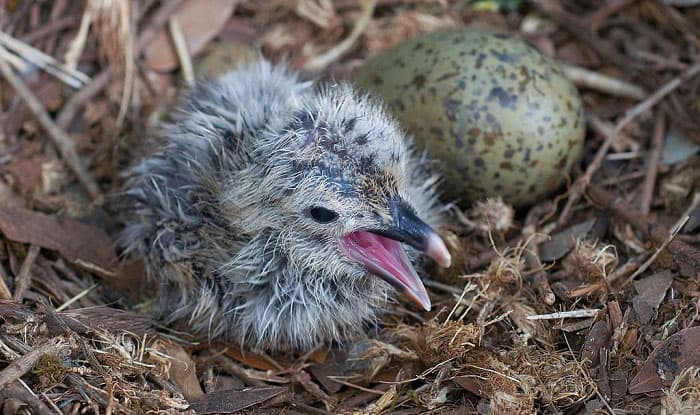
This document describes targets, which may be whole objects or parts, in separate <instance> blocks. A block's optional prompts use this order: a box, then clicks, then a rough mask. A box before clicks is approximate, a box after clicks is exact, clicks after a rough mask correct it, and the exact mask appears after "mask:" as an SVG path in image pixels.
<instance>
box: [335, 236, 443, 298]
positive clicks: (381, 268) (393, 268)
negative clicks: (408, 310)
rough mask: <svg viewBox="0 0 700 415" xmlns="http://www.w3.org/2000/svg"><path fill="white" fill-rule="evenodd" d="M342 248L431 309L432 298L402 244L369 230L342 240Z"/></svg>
mask: <svg viewBox="0 0 700 415" xmlns="http://www.w3.org/2000/svg"><path fill="white" fill-rule="evenodd" d="M340 246H341V248H342V249H343V250H344V251H345V254H346V255H347V256H348V257H350V258H351V259H353V260H355V261H357V262H359V263H361V264H362V265H364V266H365V267H366V268H367V270H369V271H370V272H371V273H373V274H376V275H377V276H379V277H381V278H382V279H384V280H385V281H387V282H389V283H390V284H391V285H393V286H394V287H396V288H397V289H398V290H400V291H404V292H405V293H406V295H407V296H408V298H409V299H411V300H412V301H413V302H415V303H416V304H418V305H419V306H421V307H423V308H424V309H425V310H426V311H429V310H430V298H429V297H428V293H427V292H426V290H425V287H424V286H423V283H422V282H421V280H420V277H418V273H416V270H415V269H414V268H413V266H412V265H411V262H410V261H409V259H408V256H406V251H404V249H403V247H401V243H399V242H397V241H395V240H393V239H390V238H386V237H384V236H381V235H377V234H375V233H372V232H367V231H356V232H352V233H350V234H348V235H345V236H344V237H343V238H342V239H341V243H340Z"/></svg>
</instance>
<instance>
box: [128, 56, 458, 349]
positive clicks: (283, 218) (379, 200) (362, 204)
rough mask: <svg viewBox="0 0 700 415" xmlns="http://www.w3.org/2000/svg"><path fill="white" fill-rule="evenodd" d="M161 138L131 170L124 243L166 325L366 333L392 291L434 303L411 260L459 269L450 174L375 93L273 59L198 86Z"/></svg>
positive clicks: (268, 333)
mask: <svg viewBox="0 0 700 415" xmlns="http://www.w3.org/2000/svg"><path fill="white" fill-rule="evenodd" d="M161 140H162V145H161V147H160V149H159V150H158V151H157V152H155V153H154V154H152V155H151V156H149V157H148V158H146V159H145V160H144V161H142V162H141V163H140V164H139V165H138V166H136V167H135V168H134V169H133V170H132V171H131V173H130V175H129V179H128V181H127V185H126V188H125V190H124V193H123V196H124V199H123V201H125V202H126V203H125V204H126V205H127V206H129V208H128V210H127V211H126V212H125V223H126V227H125V229H124V231H123V233H122V235H121V238H120V241H121V244H122V246H123V247H124V248H125V251H126V252H127V253H128V252H135V253H137V254H138V255H140V256H142V257H143V258H144V259H145V262H146V264H147V272H148V274H149V276H150V278H152V279H153V280H154V281H155V282H157V284H158V298H157V305H156V309H157V314H158V315H157V317H158V318H159V319H161V320H164V321H165V322H166V323H169V322H173V321H175V320H183V319H184V320H186V321H187V322H188V323H189V325H190V326H191V328H192V330H193V331H195V332H196V333H197V334H200V335H206V336H209V338H221V339H225V340H230V341H235V342H238V343H240V344H244V345H248V346H252V347H260V348H266V349H271V350H275V349H297V350H298V349H308V348H310V347H313V346H315V345H317V344H319V343H321V342H326V341H333V340H337V341H342V340H346V339H348V338H349V337H352V336H356V335H358V334H360V333H362V332H363V330H364V328H366V325H367V324H368V323H369V324H371V323H373V322H375V320H376V318H377V315H378V313H379V312H381V310H382V309H383V308H384V307H385V306H386V303H387V300H388V299H389V298H390V294H391V293H392V286H393V288H394V289H395V291H398V292H399V293H400V294H401V295H404V296H405V297H406V298H408V299H410V300H412V301H413V302H414V303H416V304H418V305H419V306H421V307H422V308H424V309H426V310H429V309H430V299H429V297H428V294H427V292H426V290H425V288H424V286H423V283H422V282H421V279H420V277H419V276H418V274H417V273H416V271H415V269H414V267H413V265H412V264H411V260H410V259H409V257H416V256H417V254H418V253H419V252H423V253H425V254H426V255H427V256H429V257H431V258H433V259H434V260H435V261H437V263H438V264H440V265H441V266H444V267H446V266H449V265H450V254H449V252H448V251H447V249H446V247H445V244H444V243H443V241H442V239H441V238H440V237H439V236H438V234H437V233H436V232H435V231H434V226H436V225H437V224H439V221H440V214H441V212H442V210H441V208H440V206H439V204H438V202H437V199H436V195H435V190H434V189H435V182H436V180H437V179H436V177H435V176H434V175H432V174H431V173H430V165H429V163H428V162H427V161H426V160H425V159H421V158H418V157H416V156H415V155H414V153H413V152H412V150H411V146H410V143H409V140H408V139H407V137H406V135H405V134H404V133H403V132H402V131H401V129H400V128H399V126H398V125H397V124H396V122H395V121H394V120H392V119H391V118H390V117H389V116H388V115H387V113H386V110H385V109H384V108H383V107H382V106H381V105H380V104H379V103H378V102H377V101H375V100H374V99H372V98H370V97H369V96H366V95H362V94H359V93H357V92H355V91H354V90H353V88H352V87H351V86H350V85H349V84H345V83H340V84H332V85H325V86H317V85H314V84H313V83H311V82H303V81H301V80H300V79H299V76H298V75H297V74H296V73H294V72H291V71H290V70H288V69H286V68H285V67H281V66H274V65H272V64H270V63H269V62H266V61H259V62H256V63H252V64H247V65H246V66H243V67H241V68H239V69H237V70H234V71H232V72H230V73H228V74H227V75H225V76H223V77H221V78H220V79H218V80H215V81H212V82H205V83H201V84H199V85H198V86H196V87H195V88H194V89H193V90H192V91H191V93H190V94H189V96H188V97H187V98H186V99H185V100H184V103H183V104H182V105H181V107H180V110H179V111H178V113H177V114H176V115H175V116H174V117H173V119H172V120H171V121H170V122H168V123H165V124H164V125H163V127H162V132H161ZM402 244H403V245H402Z"/></svg>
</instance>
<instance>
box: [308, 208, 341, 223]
mask: <svg viewBox="0 0 700 415" xmlns="http://www.w3.org/2000/svg"><path fill="white" fill-rule="evenodd" d="M309 214H310V215H311V218H312V219H313V220H315V221H316V222H318V223H331V222H333V221H334V220H336V219H338V214H337V213H335V212H333V211H332V210H329V209H326V208H324V207H321V206H313V207H312V208H311V209H309Z"/></svg>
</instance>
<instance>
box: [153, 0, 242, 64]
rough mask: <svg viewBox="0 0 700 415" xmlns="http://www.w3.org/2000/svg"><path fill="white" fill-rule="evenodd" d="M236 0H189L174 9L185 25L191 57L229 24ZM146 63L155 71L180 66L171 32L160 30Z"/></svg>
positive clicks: (184, 29) (184, 34)
mask: <svg viewBox="0 0 700 415" xmlns="http://www.w3.org/2000/svg"><path fill="white" fill-rule="evenodd" d="M235 5H236V0H188V1H185V2H184V3H183V4H182V5H181V6H180V7H179V8H178V10H177V12H175V14H174V16H173V17H174V18H176V19H177V20H178V22H179V23H180V27H182V32H183V33H182V34H183V36H184V37H185V41H186V43H187V51H188V53H189V54H190V55H191V56H194V55H196V54H197V53H199V52H201V51H202V49H204V47H205V46H206V45H207V44H208V43H209V42H210V41H211V40H212V39H213V38H214V37H215V36H216V35H217V34H218V33H219V32H220V31H221V30H222V29H223V28H224V26H226V22H227V21H228V18H229V16H231V13H233V9H234V7H235ZM145 55H146V63H147V64H148V66H150V67H151V68H152V69H153V70H156V71H162V72H167V71H171V70H173V69H175V68H177V67H178V66H179V64H180V61H179V60H178V58H177V54H176V53H175V49H174V48H173V42H172V39H171V36H170V32H169V31H168V30H167V29H164V30H161V31H160V33H158V35H157V36H156V38H155V39H154V40H153V42H151V44H149V45H148V47H146V51H145Z"/></svg>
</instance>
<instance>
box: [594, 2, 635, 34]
mask: <svg viewBox="0 0 700 415" xmlns="http://www.w3.org/2000/svg"><path fill="white" fill-rule="evenodd" d="M636 1H637V0H614V1H610V2H607V3H605V4H604V5H602V6H600V7H599V8H598V10H596V11H595V12H593V13H591V14H589V15H588V16H586V19H585V20H586V21H587V22H588V24H589V25H590V26H591V31H593V32H594V33H595V32H597V31H598V28H600V25H601V24H602V23H603V22H604V21H605V20H606V19H607V18H608V17H610V16H612V15H613V14H615V13H617V12H619V11H620V10H622V9H624V8H625V7H627V6H629V5H631V4H633V3H635V2H636Z"/></svg>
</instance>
